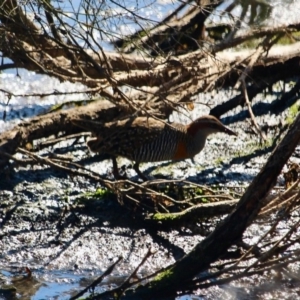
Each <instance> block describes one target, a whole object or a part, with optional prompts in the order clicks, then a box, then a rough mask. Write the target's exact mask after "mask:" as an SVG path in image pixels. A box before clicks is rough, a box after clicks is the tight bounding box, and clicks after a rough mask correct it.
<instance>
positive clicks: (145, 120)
mask: <svg viewBox="0 0 300 300" xmlns="http://www.w3.org/2000/svg"><path fill="white" fill-rule="evenodd" d="M72 122H73V123H74V124H75V125H77V126H80V127H82V128H85V129H87V130H89V131H92V132H93V135H94V137H93V138H91V139H90V140H89V141H88V142H87V145H88V147H89V148H90V150H91V151H93V152H99V153H106V154H110V155H112V156H113V157H114V158H115V157H116V156H124V157H126V158H129V159H131V160H133V161H135V162H136V164H135V170H136V171H137V173H138V174H139V175H140V176H141V177H142V178H145V177H144V176H143V174H142V173H141V172H140V170H139V168H138V165H139V163H140V162H155V161H164V160H181V159H186V158H193V157H194V156H195V155H196V154H197V153H199V152H200V151H201V150H202V149H203V147H204V145H205V141H206V138H207V136H208V135H210V134H212V133H216V132H224V133H226V134H229V135H236V134H235V133H234V132H233V131H231V130H230V129H228V128H227V127H225V126H224V125H223V124H222V123H221V122H220V121H219V120H218V119H216V118H215V117H213V116H203V117H200V118H198V119H196V120H195V121H193V122H192V123H190V124H188V125H183V124H179V123H172V124H168V123H166V122H164V121H160V120H156V119H153V118H150V117H137V118H133V119H125V120H121V121H115V122H110V123H105V124H103V123H99V122H95V121H88V120H72ZM115 166H116V162H115V160H114V167H115ZM114 171H115V173H116V170H114ZM116 174H117V173H116Z"/></svg>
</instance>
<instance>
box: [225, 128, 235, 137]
mask: <svg viewBox="0 0 300 300" xmlns="http://www.w3.org/2000/svg"><path fill="white" fill-rule="evenodd" d="M224 132H225V133H227V134H229V135H235V136H238V135H237V133H235V132H234V131H232V130H231V129H229V128H227V127H225V130H224Z"/></svg>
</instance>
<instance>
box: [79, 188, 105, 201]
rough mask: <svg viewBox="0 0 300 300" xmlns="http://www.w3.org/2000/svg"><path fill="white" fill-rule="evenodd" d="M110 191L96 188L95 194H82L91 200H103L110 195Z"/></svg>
mask: <svg viewBox="0 0 300 300" xmlns="http://www.w3.org/2000/svg"><path fill="white" fill-rule="evenodd" d="M110 194H111V191H110V190H108V189H103V188H98V189H97V190H96V191H95V192H87V193H85V194H84V196H86V197H91V198H98V199H99V198H100V199H102V198H105V197H106V196H108V195H110Z"/></svg>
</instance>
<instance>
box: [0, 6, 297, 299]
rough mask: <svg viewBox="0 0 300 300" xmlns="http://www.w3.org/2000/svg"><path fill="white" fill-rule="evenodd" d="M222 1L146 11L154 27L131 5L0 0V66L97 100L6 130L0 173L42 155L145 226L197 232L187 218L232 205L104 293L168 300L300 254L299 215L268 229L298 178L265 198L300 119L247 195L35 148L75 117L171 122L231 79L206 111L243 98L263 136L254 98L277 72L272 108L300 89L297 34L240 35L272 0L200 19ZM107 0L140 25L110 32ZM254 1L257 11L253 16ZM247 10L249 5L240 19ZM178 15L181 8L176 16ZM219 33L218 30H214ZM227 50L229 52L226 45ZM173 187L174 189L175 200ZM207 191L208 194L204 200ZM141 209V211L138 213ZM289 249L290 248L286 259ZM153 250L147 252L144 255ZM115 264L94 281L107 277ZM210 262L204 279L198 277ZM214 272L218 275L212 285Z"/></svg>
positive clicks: (257, 31) (284, 30) (282, 265)
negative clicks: (113, 169) (254, 237)
mask: <svg viewBox="0 0 300 300" xmlns="http://www.w3.org/2000/svg"><path fill="white" fill-rule="evenodd" d="M222 2H223V1H209V0H206V1H195V2H194V1H192V2H190V3H188V4H186V3H182V4H181V5H180V6H179V7H178V8H177V10H176V11H174V12H173V13H172V14H170V15H169V16H167V17H166V18H165V19H164V20H163V21H162V22H160V23H155V22H150V20H147V21H148V24H151V26H150V27H149V26H148V28H145V19H144V18H143V17H141V16H139V15H138V11H131V10H129V9H128V8H126V7H122V5H121V4H120V3H115V2H114V1H112V2H110V3H109V4H105V3H104V2H102V1H95V2H94V1H92V0H91V1H83V2H81V5H82V7H81V8H80V9H81V11H80V12H84V18H85V19H84V20H82V19H81V18H79V17H78V18H77V19H76V16H78V14H77V11H73V12H71V13H67V12H66V11H64V7H63V6H62V7H60V5H61V4H60V2H56V1H37V2H36V1H27V2H26V4H24V5H23V4H21V3H19V2H18V1H16V0H4V1H2V2H1V4H0V51H1V52H2V55H3V57H6V58H10V59H11V61H12V63H9V64H5V63H3V64H2V65H1V69H2V70H4V69H6V68H26V69H27V70H31V71H35V72H37V73H40V74H45V75H49V76H54V77H56V78H59V79H60V80H61V81H71V82H80V83H82V84H84V85H85V86H86V93H87V94H88V95H90V98H91V99H92V100H94V99H99V98H100V100H97V101H96V100H95V101H93V102H92V103H91V104H89V105H87V106H84V107H83V106H80V107H76V108H73V109H69V110H58V111H54V112H51V113H48V114H45V115H42V116H38V117H34V118H32V119H31V120H29V121H26V122H22V123H20V124H19V125H18V126H15V127H14V128H12V129H11V130H9V131H7V132H2V133H1V134H0V154H1V155H0V166H1V168H2V169H3V170H4V169H5V170H7V169H8V168H9V167H10V168H17V166H19V165H28V164H32V165H33V164H37V163H38V164H44V165H48V166H51V167H52V168H56V169H59V170H63V171H64V172H67V173H69V174H70V175H72V176H83V177H86V178H89V179H92V180H96V181H98V182H100V183H101V185H102V187H103V188H105V189H106V190H108V191H109V192H110V193H111V194H112V196H111V201H118V202H119V203H120V205H124V206H127V208H131V207H132V209H135V210H136V214H137V215H139V216H140V221H141V222H144V224H145V226H146V227H148V226H149V227H151V228H155V229H156V230H167V229H168V228H180V227H182V226H187V227H189V228H190V229H191V230H192V231H193V230H196V228H195V226H193V224H195V223H197V222H199V220H200V219H201V217H203V215H205V216H206V217H208V216H216V215H217V216H219V215H224V214H229V215H228V216H227V217H226V218H225V220H224V221H223V222H222V223H220V224H219V225H218V226H217V227H216V228H215V230H214V231H213V232H212V233H210V234H209V235H208V236H207V238H206V239H205V240H203V242H201V243H199V244H198V245H197V246H196V247H195V248H194V249H193V250H192V251H191V252H190V253H189V254H187V255H186V256H184V257H183V258H182V259H181V260H179V261H178V262H176V263H175V264H174V265H171V266H169V267H168V268H167V269H165V270H161V271H160V272H157V273H155V274H153V275H152V276H151V277H147V279H148V280H149V279H150V281H148V283H147V284H145V285H144V286H140V287H139V288H136V289H135V290H129V288H130V287H132V286H134V285H136V283H137V282H136V281H134V282H132V280H131V279H132V278H135V275H136V273H137V272H138V269H139V268H137V269H136V270H135V271H134V272H133V274H131V275H130V276H129V277H128V280H126V281H124V283H123V284H122V285H121V286H120V287H118V288H117V289H116V290H114V291H110V292H107V293H106V294H109V293H110V295H119V296H120V297H123V298H124V299H132V297H133V295H134V296H135V297H137V298H138V297H139V299H154V298H155V299H159V297H160V298H161V299H167V298H168V297H173V296H174V295H176V292H179V291H181V292H183V293H184V292H191V291H194V290H195V289H197V288H204V287H207V286H209V285H212V284H222V283H225V282H229V281H231V280H234V279H238V278H241V277H245V276H252V275H254V274H265V273H267V272H268V271H270V270H271V269H274V268H276V270H279V272H280V271H281V270H285V269H286V268H287V267H288V265H289V264H290V263H292V262H294V261H295V260H297V257H299V250H290V249H292V248H293V246H294V245H295V244H297V243H299V237H297V235H296V233H297V230H298V226H299V221H294V220H292V221H293V225H292V226H291V227H290V230H289V231H288V232H287V233H285V235H282V236H280V237H279V239H278V238H277V239H274V238H272V233H273V232H274V230H275V229H276V226H277V225H278V223H279V222H280V221H281V220H283V219H287V218H292V217H291V216H292V212H293V211H295V210H296V209H297V208H298V206H299V200H300V197H299V192H298V185H299V180H298V179H297V176H295V177H296V178H292V179H290V180H287V182H290V187H289V189H286V190H285V191H284V192H283V193H282V194H280V195H279V194H277V195H276V197H268V193H269V192H270V190H271V189H272V188H273V187H274V185H275V183H276V180H277V177H278V175H279V174H280V172H281V170H282V168H283V166H284V165H285V164H286V163H287V161H288V159H289V157H290V156H291V155H292V153H293V152H294V150H295V148H296V146H297V145H298V142H299V141H300V118H299V116H298V117H297V118H295V121H294V123H293V124H292V125H291V126H290V128H289V129H288V131H287V133H286V135H285V137H284V138H283V140H282V141H281V142H280V143H278V146H277V147H276V149H275V150H274V152H273V153H272V155H271V156H270V157H269V159H268V161H267V163H266V165H265V166H264V168H263V169H262V170H261V172H260V173H259V174H258V175H257V177H256V178H255V179H254V180H253V182H252V183H251V185H250V186H249V187H248V189H247V190H246V191H245V193H244V194H243V195H238V194H235V193H234V191H226V192H224V191H213V190H211V189H209V188H208V187H203V186H200V185H197V184H195V183H190V182H184V181H174V180H171V179H169V180H165V181H159V182H157V181H149V182H146V183H143V184H140V183H136V182H132V181H130V180H124V181H111V180H108V179H106V178H102V177H100V176H99V175H98V174H95V173H93V172H91V171H88V170H86V169H85V168H84V167H83V166H81V165H79V164H77V163H74V162H72V161H68V160H65V159H62V158H60V157H57V156H53V157H50V156H49V157H45V156H41V155H40V154H39V151H40V150H41V149H43V148H44V147H47V146H49V145H55V144H56V143H58V142H60V141H61V140H63V139H64V140H67V139H74V138H78V137H79V136H81V133H80V132H79V129H78V128H76V127H75V126H73V125H72V119H74V118H75V119H78V118H90V119H97V120H101V122H108V121H111V120H113V119H118V118H123V117H125V116H126V117H127V116H132V115H145V114H148V115H152V116H155V117H159V118H163V119H166V118H167V117H168V116H169V115H170V114H171V113H172V112H173V111H174V110H178V109H179V108H184V109H187V110H189V109H193V99H195V96H196V95H198V94H199V93H202V92H210V91H212V90H214V89H221V88H224V89H226V88H229V87H232V88H235V89H236V90H237V91H238V93H239V94H238V96H235V97H233V98H232V99H228V100H227V101H224V103H222V104H220V105H218V106H215V107H213V108H211V111H210V113H211V114H212V115H214V116H216V117H221V116H222V115H224V114H225V113H226V112H228V111H230V110H232V109H234V108H236V107H238V106H243V105H246V106H247V107H248V110H249V115H250V118H251V123H252V127H253V130H254V132H256V134H258V135H260V136H261V139H264V138H265V137H264V133H263V132H262V130H261V128H260V127H259V125H258V124H257V122H256V120H255V115H254V114H253V112H252V108H251V101H252V99H253V98H254V97H255V96H256V95H258V94H259V93H262V92H265V91H266V90H268V89H272V86H273V85H274V84H276V83H278V82H279V81H284V82H288V81H291V80H292V81H293V82H294V85H293V87H292V88H291V90H290V91H289V92H288V93H286V94H285V95H284V96H282V97H281V99H279V101H277V102H276V103H274V109H278V108H280V107H286V105H287V102H289V101H292V102H293V101H294V100H291V99H295V98H296V99H298V98H299V96H298V95H299V88H300V81H299V66H300V51H299V49H300V47H299V43H297V38H298V37H299V31H300V24H293V25H289V26H281V27H278V28H267V27H262V26H261V27H260V26H256V27H251V26H250V27H249V30H247V31H245V30H244V31H242V32H243V33H241V27H242V22H248V24H249V25H252V24H253V23H255V22H259V21H263V20H265V19H266V18H268V17H269V15H270V11H271V7H270V6H269V5H267V4H266V3H267V2H266V3H264V2H263V4H261V3H260V2H258V1H241V2H242V3H243V6H242V10H241V11H242V13H241V15H240V16H239V18H236V21H234V22H233V23H232V24H231V25H230V26H229V25H226V26H223V27H222V26H219V27H218V26H210V27H208V26H207V28H206V27H205V22H206V20H207V19H208V18H209V17H210V15H211V14H212V13H213V12H214V10H215V9H216V7H218V6H219V5H220V3H222ZM108 5H111V6H113V5H115V6H117V7H118V8H120V9H123V11H124V14H125V13H126V15H130V16H132V18H134V20H135V21H134V22H136V23H137V24H139V25H140V28H142V29H141V30H140V31H138V32H136V33H134V34H133V35H131V36H124V37H120V36H118V35H117V33H116V32H113V31H110V28H109V24H110V23H109V22H108V21H107V20H108V19H109V18H110V13H111V11H110V10H109V9H110V7H109V6H108ZM238 5H239V4H238V1H234V2H233V3H232V4H231V5H229V6H228V7H227V8H226V9H225V11H224V15H225V14H228V15H230V14H231V11H232V10H233V9H234V7H235V6H238ZM70 7H71V6H70ZM254 8H257V11H259V13H254V11H255V9H254ZM248 9H249V10H250V11H251V14H250V18H249V19H248V20H247V19H246V11H247V10H248ZM78 12H79V11H78ZM178 13H181V15H182V16H181V17H180V18H178V17H177V16H178ZM121 20H122V19H121ZM72 24H73V25H72ZM220 30H221V33H220ZM216 34H219V35H218V39H217V38H216ZM97 36H99V37H100V38H96V37H97ZM101 38H103V39H104V40H106V41H107V40H109V41H110V42H111V43H113V44H114V46H115V47H116V48H115V49H116V51H115V52H114V53H108V52H106V51H105V50H104V49H103V46H102V41H101ZM284 39H287V40H289V42H290V46H289V47H286V49H285V51H284V52H282V53H281V52H278V51H277V48H276V47H275V46H276V45H278V43H279V42H281V41H283V40H284ZM247 43H252V47H251V48H250V49H248V50H247V51H245V50H241V49H244V47H246V45H247ZM82 45H83V46H82ZM232 48H233V49H235V51H234V52H233V51H232V52H228V51H226V50H228V49H231V50H232ZM238 50H241V51H238ZM229 53H230V54H229ZM2 93H3V94H4V95H5V96H6V97H7V99H9V98H10V97H13V96H14V94H12V93H11V92H9V91H5V90H2ZM24 96H30V95H24ZM40 96H41V97H45V96H47V95H42V94H41V95H40ZM61 128H64V130H63V131H62V130H61ZM285 129H286V128H285ZM53 136H55V138H53ZM42 138H47V141H45V140H43V142H41V143H39V144H38V145H37V146H36V148H34V149H32V145H33V141H36V140H40V139H42ZM16 153H22V154H24V155H25V156H26V157H27V159H23V160H22V159H20V158H17V156H16V155H15V154H16ZM296 173H298V171H296ZM262 183H263V184H262ZM186 189H191V190H192V192H187V191H186ZM200 189H201V191H202V192H203V194H201V195H197V194H196V191H197V190H200ZM174 190H175V193H174ZM173 194H177V195H181V197H179V198H177V199H176V197H174V196H172V195H173ZM203 197H205V199H206V200H207V199H208V200H209V203H203V202H202V200H203V199H202V198H203ZM210 200H213V201H210ZM170 206H172V213H171V212H170V209H169V207H170ZM174 207H175V209H174ZM145 210H146V211H147V216H146V217H145V216H144V214H143V212H144V211H145ZM174 210H175V211H174ZM277 211H281V213H280V214H278V216H277V217H276V218H274V219H273V220H272V221H271V220H270V230H269V231H268V232H266V233H265V234H264V235H263V236H261V237H260V239H259V241H258V242H257V243H256V244H254V245H251V246H250V245H246V244H245V243H244V242H243V239H242V235H243V232H244V230H245V229H246V228H247V227H248V226H249V225H250V224H251V223H252V222H254V220H256V219H257V218H258V217H259V216H260V217H262V216H269V215H270V214H271V213H274V212H277ZM295 220H296V218H295ZM2 225H3V224H2ZM266 241H268V243H267V242H266ZM232 245H238V246H239V247H240V249H242V250H241V251H240V252H239V253H237V257H234V258H227V261H226V263H224V261H222V262H221V261H220V260H219V259H220V257H221V256H223V258H224V255H225V256H226V254H228V252H227V250H228V249H229V248H230V247H231V246H232ZM287 252H288V255H285V256H283V255H282V256H281V254H283V253H285V254H286V253H287ZM149 256H151V251H149V253H148V254H147V256H146V257H145V259H147V258H148V257H149ZM203 258H205V259H203ZM253 259H254V260H253ZM250 260H251V262H250ZM117 263H118V262H117ZM142 264H143V262H141V265H142ZM114 266H115V265H113V266H112V268H110V269H109V270H107V272H106V273H104V274H103V276H101V278H99V280H97V281H96V282H95V283H94V284H93V285H95V284H97V283H98V282H99V281H101V280H102V279H103V278H104V276H106V275H108V274H109V273H110V272H111V271H112V270H113V267H114ZM139 267H140V266H139ZM207 269H208V270H209V271H210V275H209V277H208V276H206V277H201V278H196V277H195V276H196V275H197V274H199V272H201V271H203V270H207ZM186 270H189V271H188V272H187V271H186ZM210 278H215V279H216V280H215V281H213V282H211V281H209V279H210ZM142 280H144V279H142ZM142 280H139V281H138V282H141V281H142ZM175 286H176V289H174V287H175ZM80 295H81V294H79V295H77V296H78V297H79V296H80ZM101 297H104V295H102V296H99V295H96V296H94V298H92V299H100V298H101ZM75 298H76V297H74V299H75ZM123 298H122V299H123Z"/></svg>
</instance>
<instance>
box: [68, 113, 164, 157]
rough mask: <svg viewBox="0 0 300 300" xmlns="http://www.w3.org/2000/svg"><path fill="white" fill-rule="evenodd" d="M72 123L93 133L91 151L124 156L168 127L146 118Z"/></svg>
mask: <svg viewBox="0 0 300 300" xmlns="http://www.w3.org/2000/svg"><path fill="white" fill-rule="evenodd" d="M72 122H73V121H72ZM73 123H74V124H75V125H77V126H79V127H82V128H84V129H87V130H89V131H92V132H93V134H94V138H91V139H90V140H89V141H88V147H89V148H90V149H91V151H93V152H101V153H110V154H115V155H124V156H128V153H131V152H133V151H134V150H135V149H137V148H139V147H141V146H142V145H144V144H146V143H151V142H152V141H154V140H155V139H157V138H158V137H159V136H160V134H161V133H162V130H163V129H164V127H165V126H168V125H166V124H165V123H164V122H162V121H159V120H155V119H153V118H147V117H138V118H134V119H124V120H120V121H114V122H110V123H105V124H103V123H99V122H94V121H89V120H80V119H79V120H77V119H76V120H75V121H74V122H73Z"/></svg>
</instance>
